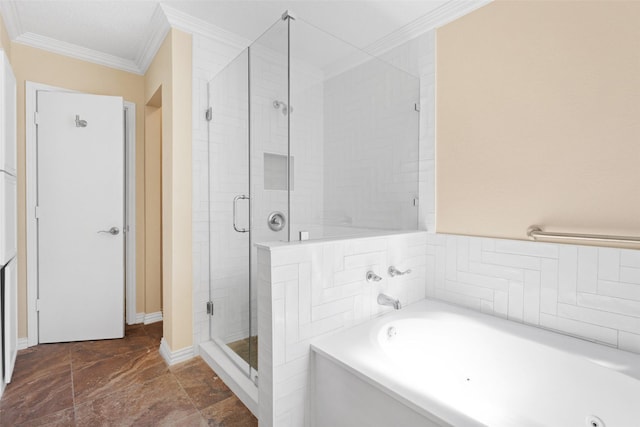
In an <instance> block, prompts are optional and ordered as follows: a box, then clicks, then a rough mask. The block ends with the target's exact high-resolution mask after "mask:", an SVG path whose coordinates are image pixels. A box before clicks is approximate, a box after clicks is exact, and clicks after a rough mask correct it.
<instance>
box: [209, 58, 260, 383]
mask: <svg viewBox="0 0 640 427" xmlns="http://www.w3.org/2000/svg"><path fill="white" fill-rule="evenodd" d="M248 64H249V53H248V51H247V50H245V51H244V52H242V53H241V54H240V55H239V56H238V57H237V58H236V59H235V60H234V61H233V62H231V63H230V64H229V65H228V66H227V67H226V68H225V69H224V70H222V71H221V72H220V73H218V74H217V75H216V77H214V78H213V79H212V80H211V81H210V82H209V105H210V106H211V121H210V122H209V233H210V235H209V245H210V251H209V254H210V255H209V256H210V261H209V269H210V272H209V293H210V301H212V302H213V311H214V313H213V315H212V316H211V317H210V335H211V339H212V340H213V341H215V342H216V343H217V344H218V345H219V346H220V347H221V348H222V349H223V350H224V351H225V352H226V353H227V355H228V356H229V357H230V358H231V360H233V361H234V362H235V363H236V365H237V366H238V367H239V368H240V369H242V371H243V372H245V374H246V375H250V373H251V367H250V364H251V361H252V358H251V327H250V321H251V320H250V319H251V315H250V312H251V307H250V282H251V275H250V232H249V230H250V228H251V224H250V215H249V212H250V193H249V82H248V79H249V77H248Z"/></svg>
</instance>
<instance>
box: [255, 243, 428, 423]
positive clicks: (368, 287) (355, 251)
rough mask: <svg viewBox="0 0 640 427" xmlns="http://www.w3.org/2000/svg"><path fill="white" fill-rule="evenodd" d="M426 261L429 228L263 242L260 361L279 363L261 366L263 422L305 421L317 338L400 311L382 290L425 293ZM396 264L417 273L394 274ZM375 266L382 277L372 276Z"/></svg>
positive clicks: (405, 298) (410, 297) (411, 295)
mask: <svg viewBox="0 0 640 427" xmlns="http://www.w3.org/2000/svg"><path fill="white" fill-rule="evenodd" d="M426 261H427V233H426V232H413V233H408V234H396V235H390V236H378V237H368V238H359V239H346V240H335V241H327V242H322V241H315V242H304V243H297V244H293V245H278V244H276V245H275V246H271V247H265V246H263V247H260V248H259V250H258V276H259V283H258V328H259V329H258V335H259V336H260V351H259V352H258V365H259V366H261V367H268V366H272V367H273V368H272V369H271V370H269V369H267V368H263V369H261V370H260V387H259V393H260V398H259V402H260V413H259V419H260V425H261V426H278V427H280V426H302V425H304V419H305V402H306V401H307V380H308V374H309V372H308V366H309V357H310V354H309V353H310V352H309V345H310V343H311V341H312V340H313V339H314V338H316V337H320V336H324V335H327V334H332V333H335V332H338V331H340V330H344V329H346V328H349V327H351V326H354V325H357V324H359V323H362V322H364V321H366V320H368V319H371V318H372V317H375V316H378V315H380V314H382V313H384V312H388V311H392V310H393V309H392V308H390V307H385V306H380V305H379V304H378V303H377V302H376V298H377V296H378V294H379V293H381V292H383V293H386V294H388V295H389V296H392V297H394V298H398V299H400V301H401V302H402V304H405V305H406V304H409V303H411V302H415V301H418V300H421V299H423V298H424V297H425V290H426V289H425V286H424V284H425V280H426ZM390 265H394V266H396V267H398V268H399V269H401V270H405V269H411V270H412V272H411V274H409V275H406V276H399V277H394V278H391V277H390V276H389V275H388V274H387V272H386V270H387V268H388V267H389V266H390ZM368 270H373V271H375V272H376V273H377V274H378V275H380V276H381V277H382V280H381V281H380V282H377V283H369V282H367V281H366V279H365V276H366V273H367V271H368ZM271 375H272V376H271Z"/></svg>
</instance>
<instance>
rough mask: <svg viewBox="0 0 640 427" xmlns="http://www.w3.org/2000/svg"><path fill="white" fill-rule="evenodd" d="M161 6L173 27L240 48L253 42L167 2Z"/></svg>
mask: <svg viewBox="0 0 640 427" xmlns="http://www.w3.org/2000/svg"><path fill="white" fill-rule="evenodd" d="M160 7H162V11H163V12H164V15H165V16H166V19H167V21H168V22H169V25H170V26H171V28H175V29H178V30H181V31H185V32H187V33H191V34H198V35H201V36H204V37H207V38H209V39H213V40H216V41H219V42H222V43H226V44H227V45H229V46H231V47H234V48H236V49H238V50H242V49H244V48H246V47H247V46H249V45H250V44H251V43H252V41H251V40H249V39H245V38H244V37H242V36H239V35H237V34H236V33H232V32H231V31H227V30H224V29H222V28H220V27H218V26H217V25H214V24H211V23H209V22H207V21H204V20H202V19H200V18H196V17H195V16H192V15H189V14H188V13H184V12H182V11H180V10H178V9H174V8H173V7H171V6H167V5H166V4H163V3H161V4H160Z"/></svg>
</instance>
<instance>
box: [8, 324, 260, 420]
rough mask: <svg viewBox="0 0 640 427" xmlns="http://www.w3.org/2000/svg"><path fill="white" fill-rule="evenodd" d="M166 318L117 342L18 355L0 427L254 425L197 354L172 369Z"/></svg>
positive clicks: (72, 345)
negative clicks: (164, 351)
mask: <svg viewBox="0 0 640 427" xmlns="http://www.w3.org/2000/svg"><path fill="white" fill-rule="evenodd" d="M161 336H162V323H154V324H151V325H133V326H127V328H126V336H125V338H123V339H119V340H104V341H86V342H77V343H62V344H42V345H38V346H35V347H31V348H29V349H26V350H22V351H20V352H19V353H18V358H17V360H16V367H15V371H14V373H13V379H12V381H11V384H9V385H8V386H7V388H6V390H5V392H4V395H3V396H2V399H1V400H0V426H21V425H24V426H45V425H46V426H118V427H119V426H180V427H182V426H203V427H204V426H216V427H226V426H229V427H231V426H234V427H235V426H238V427H240V426H242V427H244V426H257V425H258V421H257V420H256V418H255V417H254V416H253V415H252V414H251V412H249V410H248V409H247V408H246V407H245V406H244V405H243V404H242V402H240V400H239V399H238V398H237V397H236V396H235V395H234V394H233V393H232V392H231V390H229V388H227V386H226V385H225V384H224V383H223V382H222V380H220V378H218V377H217V376H216V374H215V373H214V372H213V371H212V370H211V369H210V368H209V367H208V366H207V364H206V363H205V362H204V361H203V360H202V359H200V358H195V359H192V360H189V361H187V362H184V363H181V364H177V365H174V366H171V367H167V365H166V364H165V362H164V360H163V359H162V357H161V356H160V354H159V352H158V348H159V346H160V338H161Z"/></svg>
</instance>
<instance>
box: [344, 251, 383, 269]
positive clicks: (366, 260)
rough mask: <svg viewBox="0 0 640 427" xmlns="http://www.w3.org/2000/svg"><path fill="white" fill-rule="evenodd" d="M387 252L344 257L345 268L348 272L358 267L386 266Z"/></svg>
mask: <svg viewBox="0 0 640 427" xmlns="http://www.w3.org/2000/svg"><path fill="white" fill-rule="evenodd" d="M385 258H386V253H385V252H371V253H365V254H357V255H349V256H345V257H344V268H345V269H346V270H349V269H354V268H357V267H371V266H374V265H382V264H384V261H385Z"/></svg>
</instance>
